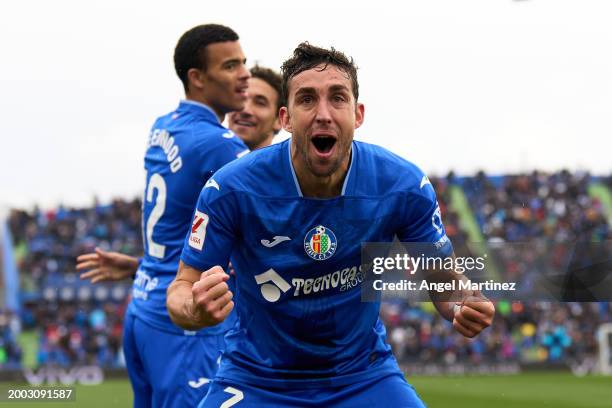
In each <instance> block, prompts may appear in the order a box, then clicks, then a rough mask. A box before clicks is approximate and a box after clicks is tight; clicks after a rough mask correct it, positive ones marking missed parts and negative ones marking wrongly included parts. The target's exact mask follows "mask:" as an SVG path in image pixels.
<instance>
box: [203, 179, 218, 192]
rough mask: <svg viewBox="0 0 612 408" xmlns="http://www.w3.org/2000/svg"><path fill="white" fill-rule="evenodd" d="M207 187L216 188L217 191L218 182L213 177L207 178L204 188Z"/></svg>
mask: <svg viewBox="0 0 612 408" xmlns="http://www.w3.org/2000/svg"><path fill="white" fill-rule="evenodd" d="M208 187H212V188H216V189H217V191H219V190H220V187H219V183H217V182H216V181H215V179H208V181H207V182H206V184H204V188H208Z"/></svg>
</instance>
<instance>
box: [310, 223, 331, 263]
mask: <svg viewBox="0 0 612 408" xmlns="http://www.w3.org/2000/svg"><path fill="white" fill-rule="evenodd" d="M337 246H338V241H337V240H336V236H335V235H334V232H333V231H332V230H330V229H329V228H325V227H324V226H322V225H319V226H317V227H314V228H313V229H311V230H310V231H308V232H307V233H306V237H304V250H305V251H306V253H307V254H308V256H309V257H311V258H312V259H315V260H317V261H323V260H325V259H329V258H331V257H332V255H334V253H335V252H336V247H337Z"/></svg>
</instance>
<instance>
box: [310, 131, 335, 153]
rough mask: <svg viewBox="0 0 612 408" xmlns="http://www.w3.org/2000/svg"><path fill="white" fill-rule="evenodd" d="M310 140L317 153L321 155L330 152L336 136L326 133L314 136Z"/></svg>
mask: <svg viewBox="0 0 612 408" xmlns="http://www.w3.org/2000/svg"><path fill="white" fill-rule="evenodd" d="M311 141H312V145H313V146H314V148H315V150H316V151H317V153H319V154H321V155H327V154H328V153H330V152H331V151H332V149H333V148H334V145H335V144H336V138H335V137H333V136H327V135H317V136H314V137H313V138H312V139H311Z"/></svg>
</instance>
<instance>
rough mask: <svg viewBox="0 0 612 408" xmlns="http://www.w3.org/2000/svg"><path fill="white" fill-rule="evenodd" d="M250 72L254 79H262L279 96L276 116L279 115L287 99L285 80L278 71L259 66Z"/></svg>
mask: <svg viewBox="0 0 612 408" xmlns="http://www.w3.org/2000/svg"><path fill="white" fill-rule="evenodd" d="M250 71H251V76H252V77H253V78H259V79H261V80H262V81H264V82H265V83H267V84H268V85H270V86H271V87H272V88H273V89H274V90H275V91H276V94H277V95H278V98H276V114H277V115H278V110H279V109H280V107H281V106H285V99H284V98H283V78H282V77H281V76H280V75H279V74H278V73H277V72H276V71H274V70H272V69H270V68H265V67H261V66H259V65H255V66H254V67H253V68H251V70H250Z"/></svg>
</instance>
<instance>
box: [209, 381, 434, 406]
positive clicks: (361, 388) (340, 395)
mask: <svg viewBox="0 0 612 408" xmlns="http://www.w3.org/2000/svg"><path fill="white" fill-rule="evenodd" d="M262 382H263V380H262ZM219 407H222V408H230V407H236V408H261V407H266V408H272V407H274V408H290V407H291V408H311V407H312V408H320V407H325V408H389V407H393V408H404V407H405V408H425V405H424V404H423V401H421V399H420V398H419V396H418V395H417V393H416V391H415V390H414V388H413V387H412V386H411V385H410V384H408V382H406V379H405V378H404V377H403V375H401V374H392V375H389V376H386V377H383V378H380V379H376V380H373V381H371V380H370V381H366V382H362V383H357V384H351V385H347V386H343V387H327V388H323V389H301V390H299V389H274V390H271V389H264V388H259V387H254V386H252V385H246V384H235V383H232V382H229V381H228V380H224V379H221V380H219V379H215V380H214V381H213V382H212V383H211V385H210V387H209V390H208V394H207V395H206V397H205V398H204V399H203V400H202V402H200V405H198V408H219Z"/></svg>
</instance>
